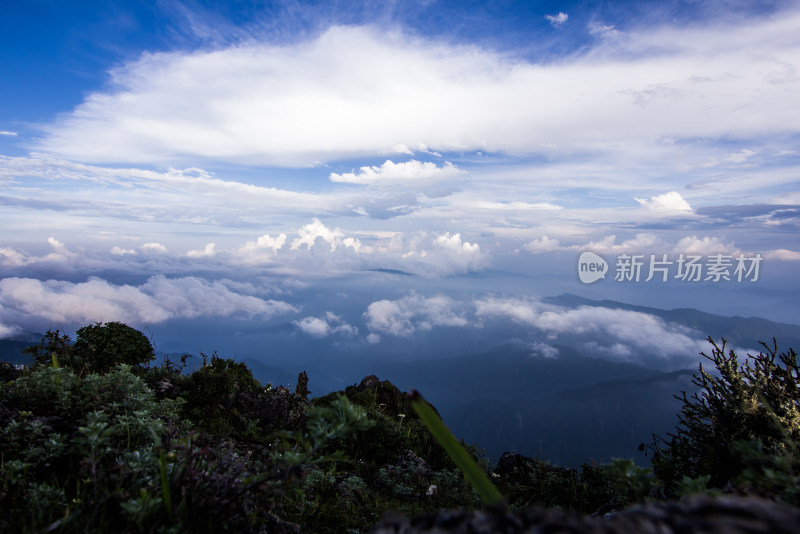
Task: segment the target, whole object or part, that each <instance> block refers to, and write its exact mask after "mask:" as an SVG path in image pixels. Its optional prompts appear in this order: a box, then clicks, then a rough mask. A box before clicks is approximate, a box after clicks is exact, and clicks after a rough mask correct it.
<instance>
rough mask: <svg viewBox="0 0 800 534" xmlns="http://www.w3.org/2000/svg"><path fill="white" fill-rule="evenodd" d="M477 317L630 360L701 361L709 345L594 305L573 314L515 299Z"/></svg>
mask: <svg viewBox="0 0 800 534" xmlns="http://www.w3.org/2000/svg"><path fill="white" fill-rule="evenodd" d="M475 310H476V312H475V313H476V316H477V317H478V318H480V319H482V320H489V319H497V318H508V319H511V320H512V321H514V322H517V323H520V324H523V325H527V326H530V327H534V328H537V329H540V330H542V331H543V332H544V333H545V334H547V335H549V336H551V337H553V338H554V339H555V338H556V337H557V336H569V338H570V340H572V341H574V340H575V339H578V340H580V339H584V340H587V341H586V342H587V343H590V344H591V345H590V346H589V345H587V347H588V348H592V349H595V350H599V351H600V352H603V353H605V354H607V355H608V356H610V357H613V358H617V359H622V360H626V361H635V360H639V361H642V362H647V361H648V360H653V361H664V360H669V359H671V358H680V359H682V358H685V359H684V360H683V361H681V362H680V363H681V364H682V363H685V362H686V361H692V360H693V359H695V360H696V355H697V354H698V353H699V352H700V351H701V350H702V349H703V348H705V347H704V345H705V344H704V343H703V341H702V340H700V339H699V338H698V337H696V336H697V332H693V331H691V330H689V329H687V328H685V327H683V326H680V325H677V324H672V323H666V322H664V321H663V320H662V319H660V318H659V317H656V316H654V315H649V314H646V313H641V312H634V311H629V310H619V309H610V308H603V307H595V306H581V307H578V308H574V309H568V308H561V307H557V306H547V305H543V304H541V303H539V302H536V301H530V300H521V299H513V298H486V299H483V300H479V301H476V302H475Z"/></svg>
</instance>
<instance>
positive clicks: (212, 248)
mask: <svg viewBox="0 0 800 534" xmlns="http://www.w3.org/2000/svg"><path fill="white" fill-rule="evenodd" d="M216 247H217V246H216V245H215V244H214V243H208V244H207V245H206V246H205V247H203V248H202V249H200V250H190V251H188V252H187V253H186V255H187V256H188V257H190V258H210V257H212V256H214V255H215V254H216V253H217V250H216Z"/></svg>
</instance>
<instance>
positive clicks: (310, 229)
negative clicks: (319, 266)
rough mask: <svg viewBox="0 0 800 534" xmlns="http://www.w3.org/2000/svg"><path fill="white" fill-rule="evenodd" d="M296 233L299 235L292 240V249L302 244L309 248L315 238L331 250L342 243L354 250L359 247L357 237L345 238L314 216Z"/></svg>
mask: <svg viewBox="0 0 800 534" xmlns="http://www.w3.org/2000/svg"><path fill="white" fill-rule="evenodd" d="M297 233H298V234H299V236H298V237H297V238H295V239H294V241H292V247H291V248H292V250H295V249H298V248H300V247H301V246H303V245H305V246H306V247H307V248H308V249H309V250H311V247H313V246H314V245H315V244H316V242H317V239H321V240H322V241H324V242H326V243H327V244H328V245H329V246H330V249H331V251H334V250H336V247H338V246H342V245H344V246H349V247H352V248H353V249H354V250H356V251H358V250H359V249H360V248H361V243H360V241H359V240H358V239H356V238H352V237H349V238H346V237H344V233H343V232H342V231H341V230H339V229H338V228H334V229H330V228H328V227H327V226H325V225H324V224H322V222H321V221H320V220H319V219H316V218H315V219H314V220H313V221H312V222H310V223H309V224H306V225H305V226H303V227H302V228H300V229H299V230H298V232H297Z"/></svg>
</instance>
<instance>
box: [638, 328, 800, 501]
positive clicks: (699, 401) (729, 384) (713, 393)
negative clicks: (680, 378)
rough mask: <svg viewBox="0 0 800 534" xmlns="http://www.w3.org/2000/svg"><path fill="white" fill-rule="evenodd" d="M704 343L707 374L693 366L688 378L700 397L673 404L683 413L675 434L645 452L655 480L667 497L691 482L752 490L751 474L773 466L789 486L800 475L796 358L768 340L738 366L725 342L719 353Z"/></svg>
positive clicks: (799, 370)
mask: <svg viewBox="0 0 800 534" xmlns="http://www.w3.org/2000/svg"><path fill="white" fill-rule="evenodd" d="M709 342H710V343H711V344H712V347H713V350H712V351H711V355H710V356H708V355H706V354H705V353H702V355H703V356H704V357H705V358H706V359H707V360H709V361H710V362H711V363H713V365H714V370H712V371H711V372H709V371H706V370H705V369H704V367H703V365H702V363H701V364H700V369H699V372H698V373H697V374H695V376H694V383H695V385H697V386H698V387H699V388H700V391H698V392H697V393H695V394H693V395H691V396H688V395H687V394H686V392H683V393H682V396H680V397H678V396H676V398H678V399H680V400H682V401H683V407H682V408H681V412H680V414H679V424H678V427H677V428H676V431H675V433H674V434H668V438H662V437H660V436H654V439H653V443H652V445H651V446H650V447H649V450H650V451H651V452H652V453H653V458H652V463H653V468H654V471H655V473H656V475H658V476H659V478H661V479H662V480H663V481H664V483H665V487H666V489H667V491H668V492H669V493H671V494H673V495H675V494H677V493H678V492H679V488H680V485H681V484H684V485H685V484H686V481H687V480H690V479H694V480H698V479H704V478H707V480H708V484H709V485H710V486H711V487H715V488H723V487H732V486H737V485H741V484H743V483H744V484H748V485H750V486H751V487H755V486H758V484H752V482H753V476H754V473H756V472H758V470H759V469H761V470H762V472H763V469H765V468H769V469H774V468H775V466H779V467H780V469H781V470H782V471H783V473H784V474H786V475H789V477H788V478H785V480H790V481H791V480H794V479H795V478H796V477H793V476H792V475H793V473H794V472H796V471H797V469H798V467H800V456H799V455H798V451H797V440H798V438H800V411H798V404H799V403H800V389H798V384H799V383H800V368H798V362H797V354H796V353H795V351H794V350H793V349H789V350H788V351H786V352H783V353H780V354H779V353H778V349H777V342H775V341H774V340H773V346H772V347H769V346H767V345H766V344H763V343H762V346H763V347H764V349H765V350H764V351H762V352H759V354H757V355H755V356H752V355H748V357H747V359H746V360H745V363H744V364H740V363H739V360H738V357H737V355H736V353H735V352H734V351H733V350H727V351H726V347H725V340H724V339H723V340H722V344H721V345H718V344H716V343H715V342H714V341H713V340H712V339H711V338H709ZM754 451H755V452H756V453H758V454H754ZM759 451H760V452H759ZM776 462H777V463H776ZM746 478H750V480H751V482H750V483H747V480H746ZM756 489H757V488H756ZM787 489H790V488H787ZM792 492H793V493H796V491H794V489H792Z"/></svg>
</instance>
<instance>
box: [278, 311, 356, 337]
mask: <svg viewBox="0 0 800 534" xmlns="http://www.w3.org/2000/svg"><path fill="white" fill-rule="evenodd" d="M292 324H293V325H295V326H296V327H297V328H299V329H300V330H301V331H303V332H304V333H306V334H308V335H310V336H312V337H316V338H323V337H328V336H330V335H332V334H343V335H346V336H355V335H358V328H356V327H354V326H352V325H349V324H347V323H346V322H345V321H344V320H342V318H341V317H340V316H338V315H336V314H335V313H333V312H330V311H329V312H326V313H325V315H324V316H322V317H313V316H311V317H304V318H303V319H300V320H297V321H292Z"/></svg>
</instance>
